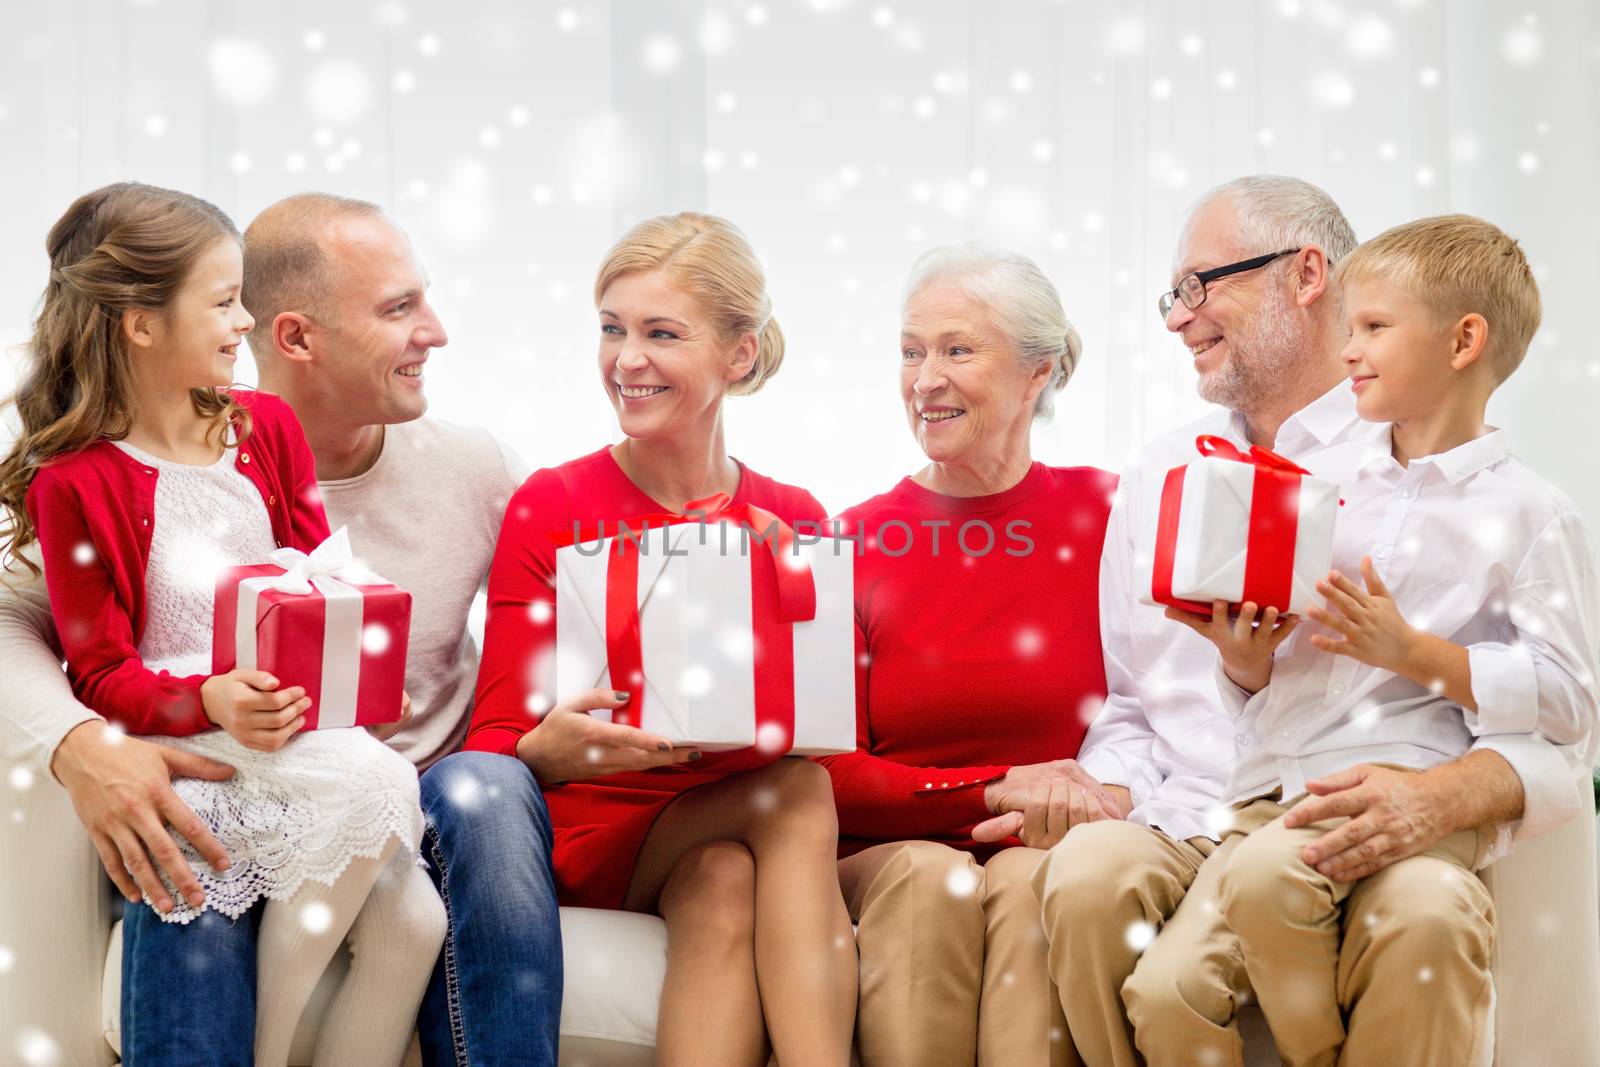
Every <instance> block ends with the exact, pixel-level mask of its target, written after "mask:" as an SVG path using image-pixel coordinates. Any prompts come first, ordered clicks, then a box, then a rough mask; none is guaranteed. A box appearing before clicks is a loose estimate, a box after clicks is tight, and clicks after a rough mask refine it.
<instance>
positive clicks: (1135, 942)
mask: <svg viewBox="0 0 1600 1067" xmlns="http://www.w3.org/2000/svg"><path fill="white" fill-rule="evenodd" d="M1155 939H1156V928H1155V927H1154V926H1152V925H1150V924H1149V923H1147V922H1145V921H1144V920H1142V919H1141V920H1139V921H1137V922H1131V923H1129V924H1128V928H1127V930H1126V931H1124V932H1123V940H1124V941H1125V942H1126V943H1127V945H1128V947H1129V948H1131V949H1132V950H1133V951H1135V952H1143V951H1144V950H1145V949H1147V948H1149V947H1150V943H1151V942H1152V941H1154V940H1155Z"/></svg>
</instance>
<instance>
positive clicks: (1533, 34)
mask: <svg viewBox="0 0 1600 1067" xmlns="http://www.w3.org/2000/svg"><path fill="white" fill-rule="evenodd" d="M1500 50H1501V51H1502V52H1503V53H1504V54H1505V57H1506V62H1508V63H1510V64H1511V65H1512V66H1514V67H1531V66H1533V65H1534V64H1535V63H1537V62H1538V61H1539V59H1540V57H1541V56H1543V55H1544V38H1543V37H1542V36H1541V35H1540V33H1539V30H1538V27H1537V26H1535V25H1530V24H1526V23H1525V24H1524V25H1521V26H1516V27H1513V28H1512V29H1510V30H1507V31H1506V35H1505V36H1504V37H1503V38H1501V40H1500Z"/></svg>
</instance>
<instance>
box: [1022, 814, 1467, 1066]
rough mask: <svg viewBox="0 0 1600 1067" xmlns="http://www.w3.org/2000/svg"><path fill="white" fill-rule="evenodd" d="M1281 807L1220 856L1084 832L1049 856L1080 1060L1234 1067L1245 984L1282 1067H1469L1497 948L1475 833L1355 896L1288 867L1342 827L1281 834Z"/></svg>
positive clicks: (1044, 882) (1042, 887)
mask: <svg viewBox="0 0 1600 1067" xmlns="http://www.w3.org/2000/svg"><path fill="white" fill-rule="evenodd" d="M1284 810H1285V809H1284V808H1283V807H1282V806H1281V805H1278V804H1275V803H1273V802H1270V801H1257V802H1254V803H1252V804H1250V805H1248V806H1247V807H1245V808H1244V809H1243V810H1241V811H1240V812H1238V813H1236V815H1237V822H1236V828H1235V830H1234V831H1233V832H1230V833H1229V834H1228V835H1226V836H1225V837H1224V838H1223V841H1222V843H1221V844H1220V845H1214V844H1213V843H1212V842H1210V841H1208V840H1206V839H1204V838H1195V839H1192V840H1190V841H1187V842H1183V841H1174V840H1172V839H1170V838H1168V837H1166V835H1164V834H1162V833H1160V832H1159V831H1155V830H1150V829H1148V828H1146V827H1143V826H1139V825H1137V824H1133V823H1126V822H1097V823H1089V824H1087V825H1085V826H1079V827H1076V828H1074V829H1073V830H1072V831H1071V832H1070V833H1069V834H1068V835H1067V836H1066V837H1065V838H1064V839H1063V840H1062V841H1061V843H1060V844H1058V845H1057V846H1056V847H1055V848H1053V849H1051V850H1050V852H1049V854H1048V855H1047V857H1046V859H1045V861H1044V862H1043V863H1041V864H1040V865H1039V868H1038V871H1037V873H1036V874H1035V876H1034V889H1035V891H1036V892H1037V893H1038V895H1039V899H1040V905H1041V914H1042V918H1043V921H1044V927H1045V934H1046V937H1047V938H1048V939H1049V942H1050V955H1049V958H1050V973H1051V975H1052V977H1053V979H1054V980H1055V982H1056V984H1057V987H1058V988H1059V989H1060V991H1061V1001H1062V1007H1063V1009H1064V1011H1065V1014H1066V1018H1067V1029H1068V1033H1069V1034H1070V1036H1071V1038H1072V1041H1073V1043H1074V1044H1075V1046H1076V1048H1077V1051H1078V1054H1079V1055H1080V1056H1081V1058H1082V1059H1083V1062H1084V1063H1085V1064H1087V1065H1089V1067H1102V1065H1114V1067H1136V1065H1138V1064H1140V1063H1142V1062H1146V1061H1147V1062H1148V1063H1150V1064H1151V1065H1152V1067H1168V1065H1173V1064H1200V1065H1205V1067H1242V1065H1243V1063H1244V1045H1243V1042H1242V1041H1241V1040H1240V1037H1239V1033H1238V1029H1237V1027H1236V1026H1235V1025H1234V1022H1233V1017H1234V1013H1235V1011H1236V1010H1237V1008H1238V1006H1239V1005H1240V1004H1241V1003H1242V1002H1244V1001H1245V1000H1246V999H1248V998H1249V997H1250V996H1251V992H1250V991H1251V988H1252V986H1254V988H1255V989H1256V990H1258V991H1260V993H1259V999H1260V1001H1261V1006H1262V1010H1263V1012H1264V1014H1265V1015H1266V1017H1267V1022H1268V1024H1269V1025H1270V1026H1271V1027H1272V1031H1273V1036H1274V1038H1275V1040H1276V1042H1277V1045H1278V1050H1279V1052H1280V1054H1281V1055H1282V1057H1283V1061H1284V1062H1285V1063H1287V1064H1291V1065H1296V1067H1297V1065H1299V1064H1320V1063H1335V1062H1338V1063H1343V1064H1346V1065H1349V1067H1367V1065H1373V1064H1391V1063H1393V1064H1401V1063H1403V1064H1451V1065H1456V1064H1460V1065H1468V1064H1471V1063H1474V1062H1476V1061H1475V1059H1474V1057H1475V1056H1476V1055H1478V1054H1480V1052H1481V1050H1482V1045H1483V1043H1484V1040H1485V1031H1486V1027H1487V1023H1488V1010H1489V1004H1490V979H1489V955H1490V948H1491V946H1492V938H1493V918H1492V908H1491V905H1490V902H1489V896H1488V892H1487V891H1486V890H1485V888H1484V886H1483V884H1482V882H1480V881H1479V880H1478V878H1477V877H1476V876H1475V875H1473V874H1472V873H1471V868H1472V866H1473V865H1474V861H1475V859H1476V855H1477V850H1478V849H1480V848H1482V847H1484V845H1485V843H1486V842H1484V841H1483V840H1482V838H1481V835H1480V834H1479V833H1478V832H1477V831H1466V832H1464V833H1461V834H1456V835H1453V836H1452V837H1449V838H1446V839H1445V840H1444V841H1441V842H1440V843H1439V844H1438V845H1437V846H1435V847H1434V848H1433V849H1431V850H1429V851H1428V852H1426V853H1423V854H1422V855H1419V856H1413V857H1411V858H1409V859H1406V860H1402V861H1400V862H1399V863H1396V864H1392V865H1391V866H1389V867H1386V868H1385V869H1384V870H1382V871H1379V872H1378V873H1377V874H1375V875H1372V876H1371V877H1369V878H1366V879H1363V880H1362V881H1360V882H1357V883H1355V884H1354V885H1353V886H1351V885H1348V884H1344V883H1336V882H1332V881H1330V880H1329V879H1327V878H1325V877H1323V876H1322V875H1320V874H1318V873H1317V872H1316V871H1315V870H1313V869H1312V868H1310V867H1308V866H1306V864H1305V863H1304V862H1303V861H1301V860H1300V858H1299V850H1300V849H1301V848H1302V847H1304V846H1305V845H1306V844H1307V843H1309V842H1310V841H1312V840H1314V839H1315V838H1317V837H1319V836H1321V834H1322V833H1323V832H1325V831H1326V830H1328V829H1331V828H1332V826H1334V825H1337V823H1327V824H1319V825H1318V826H1316V827H1307V828H1303V829H1300V830H1294V831H1290V830H1286V829H1285V828H1284V827H1283V824H1282V821H1281V818H1280V816H1281V815H1282V813H1283V811H1284ZM1230 923H1231V924H1232V928H1230ZM1151 927H1159V929H1160V936H1159V937H1157V938H1156V939H1155V940H1154V941H1153V942H1148V941H1147V938H1148V937H1149V934H1150V932H1151ZM1146 944H1148V947H1147V948H1144V950H1143V953H1142V954H1141V953H1140V948H1141V947H1142V946H1144V945H1146ZM1247 960H1248V965H1247ZM1119 994H1120V995H1119ZM1123 1007H1126V1010H1127V1015H1126V1020H1127V1021H1126V1022H1125V1021H1124V1019H1123V1015H1122V1012H1121V1011H1120V1009H1121V1008H1123ZM1346 1019H1348V1028H1347V1027H1346V1025H1345V1022H1344V1020H1346ZM1341 1046H1342V1049H1343V1051H1342V1056H1341ZM1141 1054H1142V1056H1143V1059H1141V1058H1140V1057H1141Z"/></svg>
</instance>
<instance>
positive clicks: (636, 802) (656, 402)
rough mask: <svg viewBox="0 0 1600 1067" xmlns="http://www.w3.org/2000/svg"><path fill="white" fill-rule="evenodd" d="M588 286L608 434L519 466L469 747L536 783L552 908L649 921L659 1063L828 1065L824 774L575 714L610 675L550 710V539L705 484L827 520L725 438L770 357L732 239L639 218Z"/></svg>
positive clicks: (779, 343) (848, 970) (839, 1045)
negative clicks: (584, 449) (662, 945)
mask: <svg viewBox="0 0 1600 1067" xmlns="http://www.w3.org/2000/svg"><path fill="white" fill-rule="evenodd" d="M594 291H595V304H596V307H597V310H598V319H599V321H598V323H597V326H598V331H599V332H598V340H599V371H600V383H601V385H602V387H603V388H604V389H605V393H606V396H607V397H608V398H609V399H610V401H611V404H612V407H613V408H614V409H615V411H616V413H617V422H618V426H619V428H620V430H621V432H622V440H621V441H620V442H619V443H617V444H615V445H610V446H606V447H603V448H600V449H598V450H596V451H594V452H591V453H589V454H587V455H584V456H579V457H578V458H576V459H573V460H570V461H568V462H566V463H563V464H561V465H560V466H557V467H552V468H548V469H545V470H541V471H537V472H535V473H534V474H533V476H532V477H530V478H529V479H528V481H527V483H526V484H524V485H523V487H522V488H521V489H520V490H518V491H517V493H516V495H515V496H513V497H512V499H511V504H510V507H509V508H508V510H507V513H506V520H505V525H504V527H503V528H502V530H501V532H500V543H499V546H498V547H497V548H496V549H495V556H494V564H493V566H492V567H491V569H490V571H489V615H488V621H487V624H486V626H485V634H484V649H483V666H482V669H481V670H480V672H479V676H478V690H477V705H476V709H475V711H474V713H473V719H472V725H471V727H470V729H469V731H468V734H467V741H466V747H467V748H468V749H475V750H480V751H486V752H491V753H494V752H498V753H502V754H504V755H507V756H513V755H514V756H516V757H517V758H518V759H520V760H522V761H523V762H524V763H525V764H527V765H528V767H529V768H531V769H532V771H533V773H534V776H535V777H536V778H537V779H538V780H539V782H540V783H541V784H542V785H544V786H546V787H547V792H546V801H547V803H548V805H549V810H550V821H551V824H552V827H553V829H554V835H553V836H554V848H553V854H552V864H553V866H554V872H555V885H556V892H557V896H558V898H559V900H560V902H561V903H562V904H575V905H581V906H585V907H592V908H619V909H625V910H628V911H639V912H646V913H650V914H657V915H660V916H661V917H662V918H663V919H665V920H666V924H667V936H668V947H667V976H666V982H665V985H664V987H663V989H662V993H661V1007H660V1015H659V1023H658V1026H657V1030H656V1063H658V1064H667V1065H670V1064H692V1065H695V1067H704V1065H708V1064H726V1065H729V1067H737V1065H741V1064H742V1065H747V1067H760V1065H762V1064H765V1063H766V1062H767V1057H768V1051H769V1049H770V1051H771V1052H772V1053H774V1054H775V1055H776V1056H777V1058H778V1061H779V1062H780V1063H784V1064H807V1065H810V1064H816V1065H819V1067H826V1065H830V1064H831V1065H836V1067H845V1064H846V1063H847V1061H848V1059H849V1054H850V1026H851V1022H852V1021H853V1018H852V1017H853V1010H854V1007H855V993H856V973H857V972H856V966H855V962H856V961H855V954H854V946H853V945H852V944H851V942H850V923H849V919H848V918H847V917H846V915H845V909H844V903H843V901H842V900H841V899H840V895H839V887H838V885H837V883H836V882H835V881H834V879H833V877H832V866H831V864H832V861H833V858H834V855H835V850H836V847H837V840H838V824H837V822H836V821H835V818H834V812H833V803H832V799H833V798H832V796H831V794H830V790H829V783H828V776H827V774H826V773H825V772H824V771H823V770H822V768H820V767H818V766H817V765H816V764H815V763H813V762H811V761H809V760H804V759H798V758H783V759H777V758H775V757H774V756H773V755H770V754H764V753H762V752H760V751H758V750H755V749H747V750H741V751H733V752H719V753H708V754H706V755H705V757H704V758H703V759H702V758H701V753H700V752H698V751H694V750H690V749H683V748H677V749H675V748H673V746H672V745H671V744H669V743H668V742H667V741H666V740H665V739H664V738H661V737H657V736H654V735H652V734H648V733H646V732H645V731H643V730H639V729H636V728H634V727H631V726H624V725H620V724H618V723H614V722H604V721H602V720H601V719H599V718H594V717H591V716H590V715H589V714H588V713H589V712H590V711H594V710H598V709H608V710H612V711H615V710H616V709H618V708H621V707H624V706H628V705H629V704H630V696H631V694H630V693H628V692H626V691H621V690H618V691H615V692H614V691H613V690H611V689H604V690H598V689H597V690H591V691H589V692H587V693H584V694H582V695H580V696H578V697H575V698H572V699H571V700H568V701H565V702H563V703H559V704H556V705H555V706H554V707H551V704H552V697H551V693H550V691H549V683H550V681H551V679H550V678H549V677H548V674H549V672H548V671H547V670H545V669H543V665H546V664H548V663H549V660H550V657H551V656H552V654H553V650H554V646H555V643H556V610H555V599H556V598H555V573H556V565H555V552H556V549H555V545H554V542H553V541H552V535H557V536H559V535H561V534H570V533H571V531H572V530H573V529H574V527H575V524H577V525H581V526H582V527H584V528H585V529H591V530H592V529H595V527H596V525H597V524H599V523H602V522H603V523H606V524H607V525H610V526H612V527H613V528H615V525H614V524H615V523H617V522H618V521H622V520H628V519H632V518H633V517H635V516H639V515H645V514H652V513H659V512H662V511H670V512H673V513H681V512H683V511H684V510H685V505H686V504H688V503H689V502H690V501H696V500H701V499H703V498H706V497H709V496H712V495H713V494H716V493H725V494H727V495H728V496H729V497H731V498H732V501H733V503H734V504H735V505H739V504H750V505H754V506H756V507H759V508H764V509H766V510H768V511H770V512H772V513H773V514H775V515H776V516H777V517H778V518H779V519H781V520H783V521H784V522H786V523H788V524H790V525H793V524H795V523H796V522H801V521H808V522H816V521H819V520H820V519H821V518H822V516H823V511H822V507H821V505H820V504H818V503H817V501H816V500H815V499H814V498H813V497H812V496H811V494H810V493H807V492H806V491H805V490H803V489H797V488H795V487H793V486H788V485H784V484H782V483H780V482H776V481H774V480H772V479H771V478H767V477H765V476H763V475H761V474H758V473H757V472H755V471H753V470H751V469H750V468H749V467H746V466H745V465H744V464H742V463H740V462H738V461H737V460H735V459H734V458H733V457H732V456H730V455H729V454H728V451H727V446H726V444H725V441H724V437H723V418H722V406H723V401H724V398H726V397H728V396H730V395H740V394H748V393H753V392H755V391H756V390H757V389H759V388H760V387H761V385H762V383H763V382H765V381H766V380H767V379H768V378H771V377H772V375H773V374H775V373H776V372H777V370H778V366H779V363H780V362H781V360H782V358H783V335H782V334H781V333H780V332H779V330H778V325H777V322H776V321H775V320H774V319H773V317H772V312H771V301H770V300H769V298H768V297H767V292H766V281H765V278H764V276H763V274H762V271H761V267H760V264H759V263H758V262H757V261H756V258H755V254H754V253H753V252H752V251H751V249H750V245H749V244H748V243H747V242H746V241H745V238H744V235H743V234H741V233H740V232H739V231H738V230H737V229H736V228H735V227H734V226H733V225H732V224H731V223H729V222H727V221H725V220H723V219H719V218H716V217H714V216H710V215H701V214H696V213H692V212H685V213H683V214H679V215H664V216H661V217H659V218H654V219H647V220H645V221H644V222H641V223H639V224H638V225H637V226H635V227H634V228H633V229H631V230H629V231H628V232H627V233H626V234H625V235H624V236H623V237H622V239H621V240H620V241H618V242H617V244H616V245H615V246H614V247H613V248H612V249H611V251H610V253H609V254H608V255H607V256H606V259H605V262H604V263H602V264H601V267H600V272H599V277H598V278H597V279H596V282H595V290H594ZM612 681H613V684H616V685H619V686H620V685H628V683H627V682H626V681H624V680H623V679H622V678H620V677H618V678H614V679H612ZM630 688H632V689H635V690H637V689H638V688H640V687H639V686H638V685H637V684H635V685H632V686H631V687H630ZM555 786H559V788H553V787H555ZM502 914H503V915H505V914H506V913H502ZM506 921H510V922H515V921H517V919H516V916H515V915H514V914H509V915H506ZM514 977H515V976H509V975H508V976H507V982H508V983H509V982H511V981H512V980H513V979H514Z"/></svg>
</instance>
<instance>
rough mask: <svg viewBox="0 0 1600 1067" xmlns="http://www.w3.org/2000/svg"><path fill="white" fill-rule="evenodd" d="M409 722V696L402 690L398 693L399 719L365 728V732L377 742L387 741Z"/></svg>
mask: <svg viewBox="0 0 1600 1067" xmlns="http://www.w3.org/2000/svg"><path fill="white" fill-rule="evenodd" d="M410 721H411V694H410V693H408V692H406V691H405V690H404V689H402V690H401V691H400V718H399V719H398V720H397V721H395V722H384V723H379V724H378V725H377V726H369V727H367V732H368V733H370V734H371V735H372V736H373V737H376V738H377V739H378V740H379V741H387V740H389V738H391V737H393V736H394V735H395V734H397V733H399V732H400V731H401V730H404V729H405V728H406V724H407V723H409V722H410Z"/></svg>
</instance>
